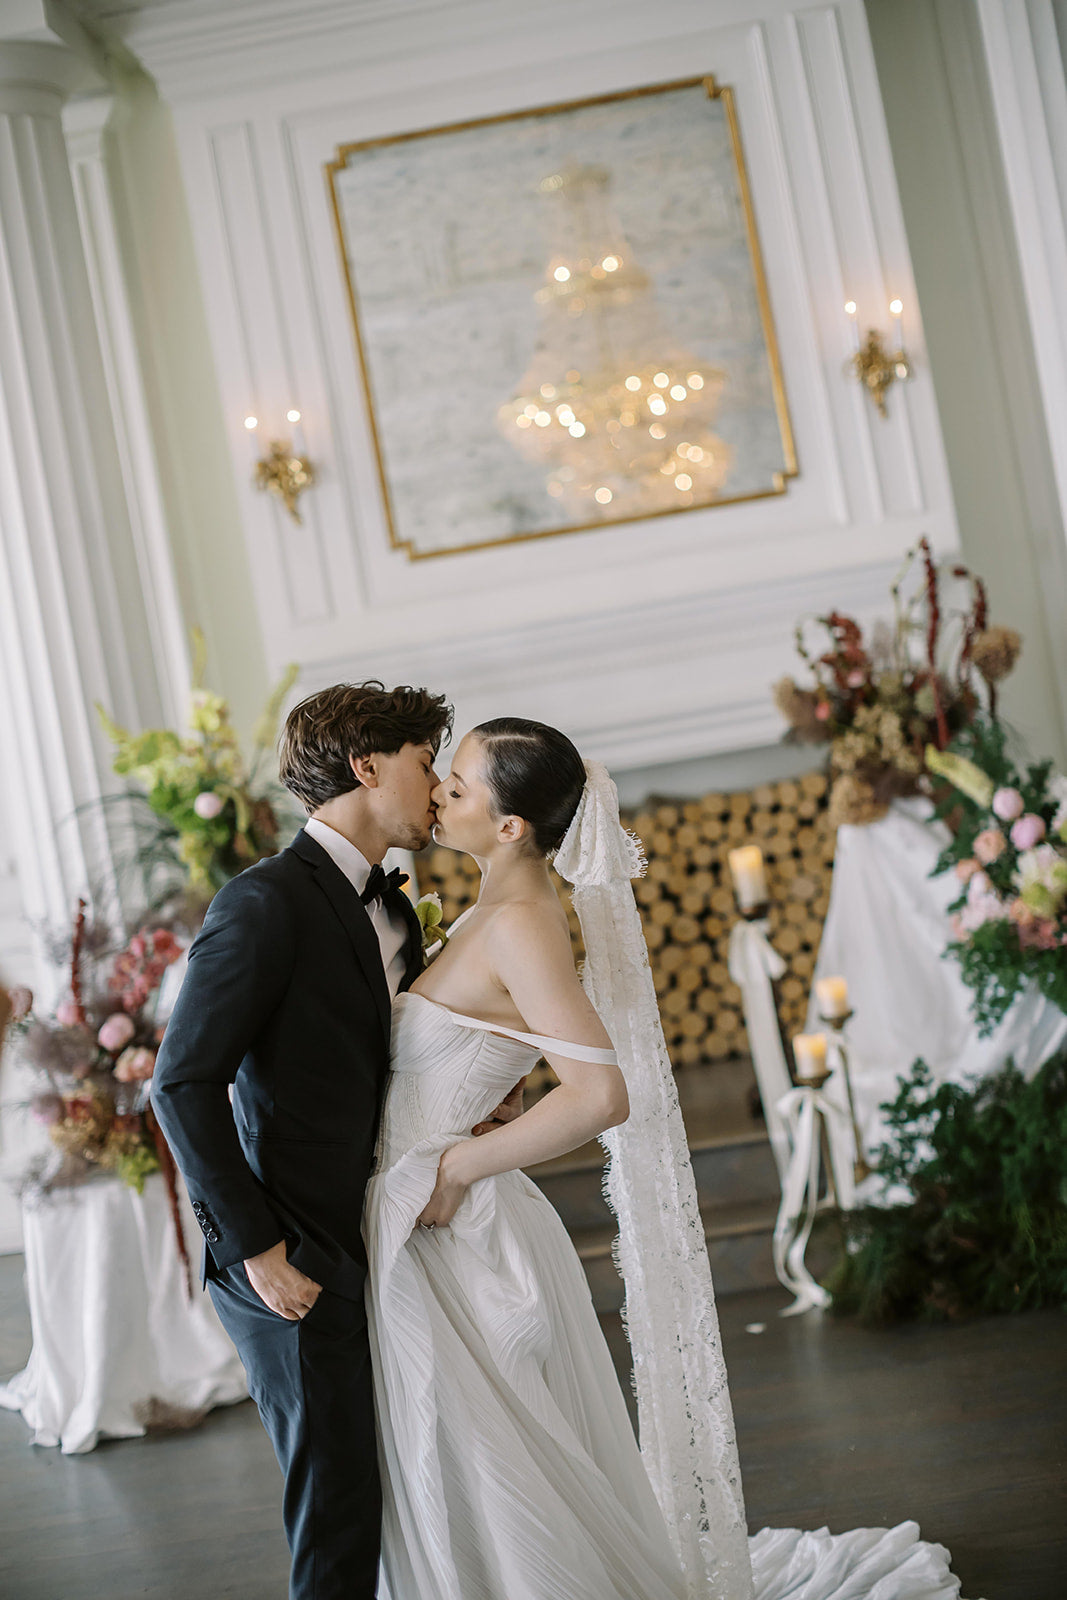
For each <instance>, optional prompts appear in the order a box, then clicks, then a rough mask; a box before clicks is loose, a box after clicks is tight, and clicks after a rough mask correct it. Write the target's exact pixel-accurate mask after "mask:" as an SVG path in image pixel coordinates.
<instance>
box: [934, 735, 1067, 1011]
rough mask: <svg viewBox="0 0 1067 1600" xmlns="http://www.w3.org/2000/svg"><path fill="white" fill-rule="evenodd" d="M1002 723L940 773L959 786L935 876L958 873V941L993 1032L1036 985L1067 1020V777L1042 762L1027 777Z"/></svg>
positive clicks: (945, 762) (966, 744)
mask: <svg viewBox="0 0 1067 1600" xmlns="http://www.w3.org/2000/svg"><path fill="white" fill-rule="evenodd" d="M1006 746H1007V740H1006V737H1005V733H1004V730H1003V728H1002V727H1001V726H1000V724H998V723H994V722H987V721H984V720H981V719H980V720H978V721H976V722H975V723H974V724H973V726H972V727H971V728H970V729H968V730H967V732H966V733H965V734H964V735H963V736H962V737H961V738H960V739H958V740H957V741H956V742H955V744H954V745H953V747H952V748H951V749H950V750H947V751H939V750H937V749H934V748H933V747H931V748H930V749H929V750H928V751H927V755H926V760H927V765H928V767H929V768H930V770H931V772H933V773H935V774H936V775H937V776H938V777H939V778H941V779H943V780H945V781H947V782H948V783H949V784H950V785H951V786H952V790H951V794H950V797H949V798H948V799H947V800H946V801H945V802H944V803H943V804H942V805H941V806H940V807H939V808H938V811H937V813H936V814H938V815H942V816H943V815H945V814H946V813H947V812H948V810H949V809H950V808H951V809H952V812H953V816H954V819H955V820H956V830H955V833H954V835H953V838H952V841H951V843H950V844H949V845H947V846H946V848H945V849H944V850H943V851H942V853H941V856H940V857H939V859H938V862H937V865H936V867H935V869H934V870H935V872H947V871H948V870H949V869H951V870H952V871H954V872H955V874H956V877H957V879H958V880H959V886H960V894H959V897H958V898H957V900H956V901H955V902H954V903H953V906H952V908H951V909H952V913H953V916H952V932H953V936H954V937H953V943H952V944H950V945H949V947H948V953H949V954H951V955H952V956H954V957H955V958H956V960H958V961H959V964H960V971H961V973H962V976H963V980H964V982H965V983H967V984H968V985H969V986H970V988H972V989H973V990H974V1002H973V1007H972V1011H973V1015H974V1018H975V1021H976V1022H977V1024H978V1031H979V1033H980V1034H982V1035H983V1036H985V1035H988V1034H990V1033H992V1031H993V1029H994V1028H995V1027H996V1026H997V1024H998V1023H999V1022H1000V1021H1001V1019H1002V1018H1003V1017H1004V1015H1005V1013H1006V1012H1007V1010H1008V1008H1009V1007H1010V1006H1011V1004H1012V1002H1013V1001H1014V1000H1015V999H1016V997H1017V996H1018V995H1019V994H1020V992H1021V991H1022V989H1023V988H1024V987H1025V986H1026V984H1027V983H1033V984H1035V985H1036V987H1037V988H1038V989H1039V990H1040V992H1041V993H1042V994H1044V995H1045V996H1046V997H1047V998H1048V999H1049V1000H1051V1001H1052V1003H1053V1004H1054V1005H1057V1006H1059V1007H1060V1009H1061V1010H1063V1011H1065V1012H1067V778H1065V777H1063V776H1062V775H1059V774H1055V773H1053V770H1052V763H1051V762H1049V761H1042V762H1039V763H1037V764H1036V765H1033V766H1029V767H1027V768H1026V770H1025V772H1020V771H1019V770H1018V768H1017V767H1016V766H1015V764H1014V762H1013V761H1012V760H1011V758H1010V757H1009V755H1008V753H1007V748H1006Z"/></svg>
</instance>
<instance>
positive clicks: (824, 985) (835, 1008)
mask: <svg viewBox="0 0 1067 1600" xmlns="http://www.w3.org/2000/svg"><path fill="white" fill-rule="evenodd" d="M815 997H816V999H817V1000H818V1002H819V1015H820V1016H823V1017H843V1016H844V1015H845V1013H846V1012H847V1011H848V983H847V981H846V980H845V979H844V978H816V980H815Z"/></svg>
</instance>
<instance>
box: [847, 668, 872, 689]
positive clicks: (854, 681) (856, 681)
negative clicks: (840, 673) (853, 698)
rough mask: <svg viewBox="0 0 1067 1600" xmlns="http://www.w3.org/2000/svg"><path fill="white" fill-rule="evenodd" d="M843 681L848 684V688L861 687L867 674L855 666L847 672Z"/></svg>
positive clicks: (865, 680)
mask: <svg viewBox="0 0 1067 1600" xmlns="http://www.w3.org/2000/svg"><path fill="white" fill-rule="evenodd" d="M845 682H846V683H847V684H848V686H849V688H850V689H862V688H863V685H864V684H865V683H866V682H867V674H866V673H865V672H864V671H863V670H862V669H861V668H859V667H857V668H856V669H855V670H854V671H852V672H850V673H849V675H848V677H847V678H846V679H845Z"/></svg>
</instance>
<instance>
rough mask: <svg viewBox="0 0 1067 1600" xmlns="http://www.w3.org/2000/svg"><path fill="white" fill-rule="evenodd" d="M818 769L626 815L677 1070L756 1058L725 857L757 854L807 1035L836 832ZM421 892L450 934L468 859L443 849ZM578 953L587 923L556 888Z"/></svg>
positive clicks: (464, 896) (792, 1014)
mask: <svg viewBox="0 0 1067 1600" xmlns="http://www.w3.org/2000/svg"><path fill="white" fill-rule="evenodd" d="M826 803H827V781H826V778H825V776H824V775H823V774H822V773H819V772H809V773H805V774H804V775H803V777H800V778H796V779H788V780H785V781H783V782H779V783H766V784H760V785H759V787H758V788H755V789H753V790H751V791H745V792H740V793H734V794H708V795H705V796H704V797H703V798H702V799H700V800H685V801H681V800H669V801H655V800H649V801H646V802H645V804H644V805H643V806H641V807H640V809H639V810H637V811H636V812H629V813H627V814H626V815H624V818H623V820H624V822H625V823H626V825H627V827H629V828H632V829H633V831H634V832H635V833H636V834H637V836H638V838H639V839H640V840H641V842H642V844H643V845H644V847H645V853H646V855H647V857H648V872H647V874H646V876H645V877H644V878H641V879H638V880H637V881H636V882H635V884H634V893H635V895H636V897H637V904H638V907H639V909H640V912H641V920H642V923H643V926H644V930H645V939H646V941H647V943H648V953H649V960H650V962H651V965H652V975H653V980H654V982H655V985H656V993H657V995H658V996H659V1004H660V1015H661V1016H662V1019H663V1031H664V1033H665V1035H666V1038H667V1044H668V1047H669V1049H670V1054H671V1060H672V1062H673V1063H674V1066H675V1067H691V1066H695V1065H696V1064H697V1063H698V1062H702V1061H715V1060H720V1059H722V1058H724V1057H728V1056H741V1055H747V1054H748V1040H747V1038H746V1035H745V1023H744V1018H743V1016H742V1012H741V995H740V992H739V990H738V988H737V986H736V985H735V984H734V983H733V982H732V980H731V978H730V974H729V971H728V969H727V948H728V945H729V939H730V929H731V927H732V926H733V924H734V922H735V921H736V920H737V910H736V906H735V902H734V894H733V887H732V883H731V879H730V869H729V865H728V862H727V855H728V852H729V851H730V850H733V849H734V848H735V847H736V846H738V845H741V844H756V845H759V847H760V849H761V850H762V852H763V857H764V861H765V863H766V872H767V886H768V890H769V893H770V910H769V913H768V916H769V921H770V939H771V943H772V944H773V945H774V948H775V949H776V950H777V951H778V952H779V954H780V955H781V956H782V957H783V958H784V960H785V961H786V963H787V966H788V971H787V972H786V974H785V975H784V976H783V978H782V979H781V980H780V982H779V983H778V985H777V996H778V1008H779V1014H780V1017H781V1021H782V1026H783V1028H784V1030H785V1032H786V1034H787V1035H788V1034H792V1033H794V1032H797V1031H799V1030H801V1029H802V1028H803V1025H804V1018H805V1014H806V1011H807V1002H808V991H809V989H810V987H811V977H812V972H813V971H814V967H815V957H816V954H817V953H818V948H819V940H820V938H821V936H822V925H823V919H824V918H825V916H826V908H827V904H828V902H829V898H830V874H831V869H832V867H833V858H834V832H833V830H832V828H831V827H830V826H829V824H828V820H827V809H826ZM418 876H419V891H420V893H423V894H426V893H429V892H430V891H433V890H436V892H437V893H438V894H440V896H441V899H442V903H443V906H444V922H445V926H446V928H447V927H449V926H451V924H452V923H453V922H454V921H455V920H456V918H457V917H458V916H459V915H460V913H461V912H462V911H465V910H466V908H467V906H469V905H470V904H471V903H472V901H473V899H474V897H475V896H476V894H477V892H478V869H477V867H476V866H475V864H474V862H473V861H471V859H470V858H469V857H468V856H461V855H458V854H456V852H455V851H452V850H445V849H442V848H435V849H430V850H428V851H427V852H426V853H425V854H424V855H423V856H422V857H420V859H419V873H418ZM559 892H560V897H561V899H562V900H563V903H564V905H565V906H566V907H567V913H568V918H569V921H570V926H571V934H572V937H573V939H574V944H575V953H576V955H577V957H578V958H579V959H581V954H582V952H581V935H580V931H579V928H578V919H577V917H576V916H575V914H574V910H573V908H572V907H571V904H570V890H569V888H568V886H567V885H566V884H564V883H562V882H560V883H559Z"/></svg>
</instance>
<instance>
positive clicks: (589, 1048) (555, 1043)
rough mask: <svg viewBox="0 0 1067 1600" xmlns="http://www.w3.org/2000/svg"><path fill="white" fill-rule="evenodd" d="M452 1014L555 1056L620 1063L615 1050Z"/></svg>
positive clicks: (466, 1023)
mask: <svg viewBox="0 0 1067 1600" xmlns="http://www.w3.org/2000/svg"><path fill="white" fill-rule="evenodd" d="M452 1015H453V1016H454V1017H455V1019H456V1021H457V1022H462V1023H463V1024H464V1026H465V1027H468V1028H480V1029H481V1031H482V1032H483V1033H502V1034H504V1035H506V1037H507V1038H509V1039H518V1040H519V1041H520V1042H521V1043H522V1044H532V1045H535V1046H536V1047H537V1049H538V1050H544V1051H545V1052H546V1054H551V1055H554V1056H566V1058H567V1060H568V1061H589V1062H591V1063H592V1064H593V1065H595V1066H598V1067H614V1066H616V1065H617V1064H618V1059H619V1058H618V1056H617V1055H616V1054H615V1052H614V1050H597V1049H595V1048H594V1046H593V1045H591V1044H569V1043H568V1042H567V1041H566V1040H565V1039H546V1038H545V1036H544V1034H541V1033H520V1032H519V1030H518V1028H503V1027H501V1026H500V1024H499V1023H498V1022H483V1021H482V1019H481V1018H480V1017H461V1016H460V1014H459V1012H458V1011H453V1012H452Z"/></svg>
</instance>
